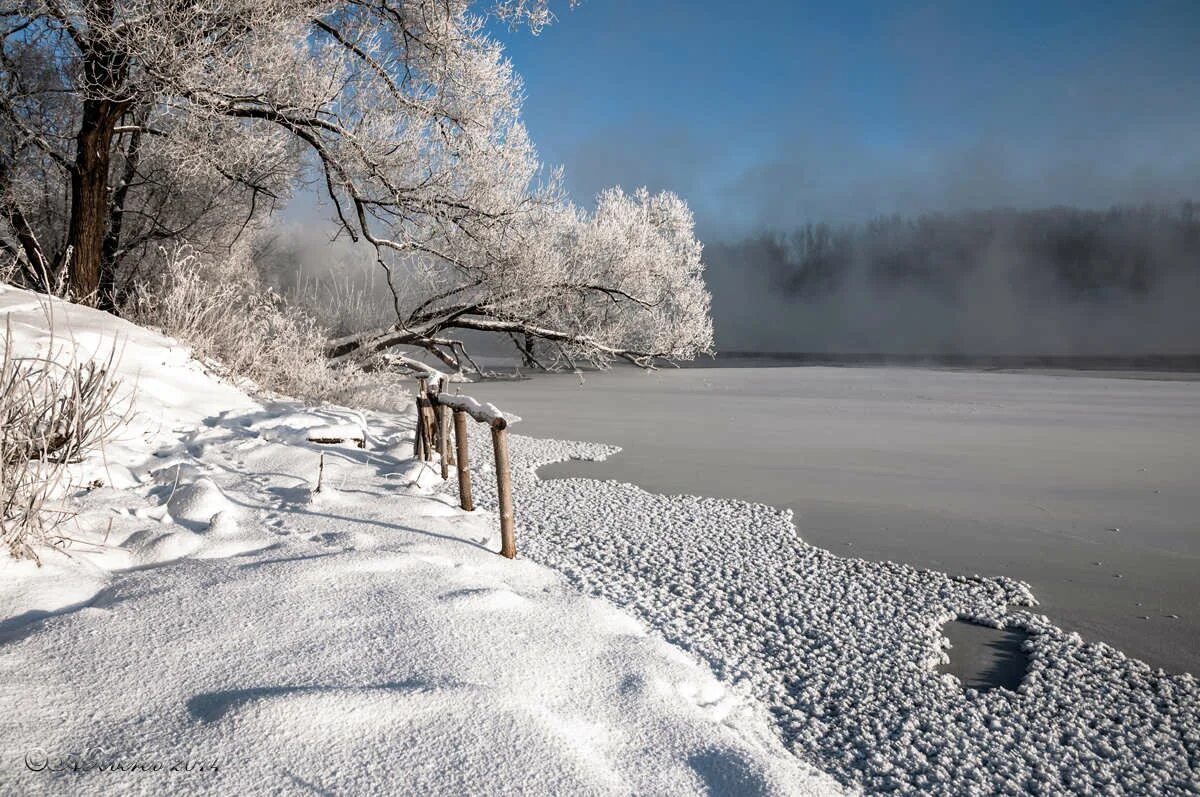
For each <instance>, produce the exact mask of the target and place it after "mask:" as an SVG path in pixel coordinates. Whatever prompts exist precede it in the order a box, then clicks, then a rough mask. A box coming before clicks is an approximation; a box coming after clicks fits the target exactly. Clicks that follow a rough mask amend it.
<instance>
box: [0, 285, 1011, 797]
mask: <svg viewBox="0 0 1200 797" xmlns="http://www.w3.org/2000/svg"><path fill="white" fill-rule="evenodd" d="M0 313H2V314H3V315H4V316H5V317H7V318H8V319H10V320H11V321H12V330H13V336H14V340H15V341H16V345H17V347H18V350H19V351H21V352H32V351H34V350H35V349H37V348H38V347H39V346H40V347H42V348H45V347H46V346H47V344H48V340H47V332H46V330H47V321H46V316H45V313H44V311H43V307H42V305H41V302H40V301H39V300H38V299H37V298H35V297H33V296H32V295H30V294H28V293H24V292H21V291H16V290H12V289H8V288H4V287H0ZM54 315H55V321H56V324H55V326H56V328H57V330H58V333H57V334H58V344H57V348H59V349H60V350H69V349H73V348H77V349H78V350H80V351H82V352H85V353H86V352H90V351H101V352H103V351H105V350H106V349H107V347H108V346H109V345H110V342H111V341H113V340H117V341H119V345H120V347H121V349H122V355H121V360H120V371H121V375H122V377H123V378H124V379H125V386H126V388H127V389H129V390H130V392H129V393H128V396H129V397H130V400H131V401H132V402H133V404H134V409H135V410H136V416H135V418H134V421H133V423H132V424H131V425H130V426H129V427H128V428H127V429H126V430H125V431H124V432H123V433H122V435H121V438H120V439H119V440H116V441H114V442H112V443H111V444H109V445H108V446H107V447H106V448H105V450H104V452H103V453H102V455H98V456H96V457H93V458H92V459H91V460H89V461H88V462H87V463H85V464H84V465H82V466H80V468H79V471H80V472H79V483H81V484H83V483H88V482H91V481H93V480H94V479H99V480H101V481H102V482H103V485H102V486H97V487H93V488H91V489H89V490H86V491H85V492H83V493H81V494H80V495H79V496H77V497H76V498H75V499H74V506H75V508H76V509H77V510H78V512H79V515H78V518H77V520H76V521H75V522H74V524H73V525H70V526H68V527H66V528H67V533H69V534H70V535H71V537H73V538H74V540H73V541H72V543H71V544H70V546H69V548H68V549H67V554H69V556H68V555H64V554H59V553H55V552H52V551H45V552H43V559H44V562H45V565H44V566H43V567H42V568H40V569H39V568H37V567H35V566H34V565H33V564H32V563H30V562H16V561H11V560H3V561H0V750H2V757H0V793H3V794H22V795H24V794H40V793H56V794H80V793H112V794H117V793H120V794H129V793H146V794H162V793H211V794H233V793H244V794H259V793H279V794H289V793H322V794H325V793H330V794H332V793H336V794H364V793H365V794H369V793H377V794H401V793H411V794H439V793H442V794H456V795H457V794H481V793H525V794H631V793H637V794H656V793H657V794H664V793H671V794H674V793H713V794H817V793H834V792H837V791H839V790H840V789H839V787H838V786H837V785H836V784H835V783H834V782H833V781H832V780H831V779H830V778H829V777H827V776H825V775H823V774H821V773H820V772H818V771H816V770H815V769H813V768H812V767H811V766H809V765H807V764H805V763H803V762H802V761H801V759H800V758H797V757H794V756H792V755H791V754H789V753H788V752H787V750H785V748H784V746H783V745H782V744H781V743H780V741H779V738H778V736H777V735H776V734H775V733H774V732H773V726H772V723H771V720H770V716H769V713H768V711H767V708H766V707H765V706H764V705H763V704H762V703H761V702H759V701H757V700H753V699H750V698H748V697H747V693H746V692H743V691H741V690H740V689H738V688H731V687H730V686H729V685H728V683H727V682H722V681H721V680H719V679H717V678H715V677H714V675H713V673H712V671H711V670H709V669H708V668H707V667H706V666H704V665H702V664H700V663H698V661H697V659H696V658H695V657H694V654H692V655H689V654H687V653H684V652H683V651H681V649H680V648H679V647H675V646H673V645H671V644H669V643H668V642H666V641H664V640H663V639H662V636H661V635H659V634H655V633H651V632H650V627H651V626H653V625H655V622H654V619H653V618H654V615H653V614H650V615H647V613H646V612H643V611H640V610H638V609H637V608H636V607H635V608H634V611H628V610H622V609H618V608H616V607H614V606H613V605H612V604H611V603H609V602H607V601H603V600H599V599H597V598H595V597H590V596H586V595H584V594H582V593H581V592H580V591H578V590H577V589H575V587H574V586H573V584H572V582H579V581H580V578H579V576H578V574H577V573H575V572H574V570H573V569H572V568H573V567H575V566H574V565H571V564H570V563H569V562H565V561H564V562H563V564H564V565H565V566H566V568H567V569H566V575H565V576H564V575H561V574H559V573H556V572H555V571H553V570H552V569H549V568H547V567H545V566H543V565H540V564H537V563H536V562H535V561H533V560H532V558H529V559H524V558H523V559H518V560H516V561H508V560H504V559H502V558H500V557H499V556H497V555H496V554H495V553H493V551H495V550H496V549H497V548H498V539H497V533H496V522H495V517H494V516H493V515H491V514H490V513H488V512H486V511H477V512H476V513H474V514H472V515H468V514H466V513H463V512H461V511H460V510H458V509H457V507H456V506H455V503H454V500H453V497H452V495H451V491H452V490H453V481H451V483H450V484H449V485H443V484H441V482H440V479H438V478H436V477H435V476H434V474H433V472H432V470H431V469H429V468H427V467H422V466H420V465H418V464H417V463H414V462H413V461H411V460H410V459H409V455H410V453H411V439H412V438H411V422H410V420H409V418H408V416H407V415H400V416H387V415H373V416H369V417H363V416H361V415H358V414H356V413H352V412H349V411H346V410H340V409H337V408H328V407H325V408H312V407H304V406H300V405H298V404H295V403H292V402H287V401H274V402H267V403H262V402H259V401H255V400H253V399H251V398H249V397H248V396H247V395H245V394H244V393H242V392H241V391H239V390H237V389H235V388H234V387H232V386H230V385H227V384H223V383H221V382H220V381H219V380H217V379H215V378H213V377H212V376H210V375H209V374H207V373H206V372H205V371H204V370H203V369H202V368H201V367H200V366H199V365H197V364H196V363H194V362H191V361H189V359H188V357H187V351H186V349H184V348H183V347H181V346H179V345H177V344H173V343H172V342H171V341H168V340H166V339H164V338H161V337H160V336H157V335H155V334H152V333H150V332H147V331H145V330H141V329H138V328H136V327H132V326H130V325H128V324H125V323H123V322H119V321H116V320H114V319H111V318H110V317H107V316H104V315H101V314H99V313H96V312H93V311H88V310H84V309H81V308H67V307H65V306H63V305H56V307H55V310H54ZM318 427H336V428H338V429H341V430H345V429H346V428H347V427H349V428H352V429H359V428H362V429H365V431H366V436H367V446H366V448H365V449H363V450H360V449H358V448H357V447H355V446H354V444H352V443H348V444H346V445H344V446H321V445H318V444H315V443H311V442H309V441H308V439H307V438H308V437H309V436H310V433H311V432H312V430H313V429H315V428H318ZM326 431H327V430H326ZM478 437H479V438H480V439H482V438H484V435H478ZM514 444H515V447H516V448H518V449H519V450H520V451H521V452H522V453H521V457H522V460H521V461H522V462H523V463H526V464H527V465H528V464H529V463H532V462H533V461H535V460H537V461H541V460H543V459H546V458H552V457H554V456H559V455H561V454H562V453H565V451H566V449H564V448H562V447H561V446H556V445H549V444H547V445H543V444H538V443H534V442H532V441H528V440H524V439H521V438H517V439H516V440H514ZM535 451H536V452H538V453H532V452H535ZM320 452H325V471H324V488H323V489H322V491H321V492H320V493H319V494H316V495H314V494H313V487H314V484H315V481H316V478H317V470H318V460H319V458H320ZM477 462H480V463H486V460H485V459H483V458H479V459H477ZM485 470H486V464H485V465H484V467H483V468H482V469H481V472H480V473H479V474H478V477H477V480H476V483H477V485H478V486H479V487H480V488H481V489H482V493H483V498H484V500H486V499H487V496H488V490H487V485H488V484H489V479H488V477H487V474H486V472H484V471H485ZM518 479H519V481H520V487H519V488H518V500H519V501H521V502H522V509H523V512H524V513H525V516H526V517H528V516H529V513H530V512H534V507H535V506H536V505H537V504H536V501H537V500H540V499H537V498H535V496H536V495H537V494H536V493H535V491H534V490H535V488H533V487H532V485H533V474H532V471H529V470H528V469H525V470H522V471H521V472H520V473H519V474H518ZM636 505H637V497H636V496H635V501H634V503H633V504H631V507H632V506H636ZM558 508H559V507H558V506H557V504H556V503H555V502H554V500H553V499H551V500H550V501H549V502H548V503H546V505H545V511H557V509H558ZM597 508H598V507H597ZM576 509H581V508H580V507H574V508H571V512H572V513H573V516H574V517H575V518H576V523H578V522H585V521H586V520H587V519H588V518H589V517H591V516H592V515H594V511H595V508H593V510H592V512H591V513H588V512H583V513H575V510H576ZM762 511H763V512H764V514H763V517H764V519H765V520H768V521H770V519H771V517H772V516H771V513H770V512H767V511H766V510H762ZM648 520H651V518H646V517H642V518H639V519H638V523H637V524H636V525H635V526H634V527H633V528H632V529H630V530H631V531H638V532H639V533H640V532H642V531H644V530H645V529H647V528H649V526H648V524H647V521H648ZM563 522H568V521H567V519H566V518H564V519H563ZM587 533H588V534H591V531H590V530H588V532H587ZM584 538H585V537H583V536H581V537H580V539H584ZM552 539H553V535H552V534H549V533H546V532H543V531H541V530H538V529H535V528H533V527H532V526H529V525H526V527H524V528H522V529H521V538H520V542H521V544H522V545H525V546H528V548H529V550H530V552H531V553H532V552H534V551H545V549H546V547H547V545H548V543H549V542H550V541H551V540H552ZM636 539H637V537H630V538H629V539H628V540H625V541H624V542H620V543H619V546H620V547H621V548H625V549H629V546H631V545H633V541H634V540H636ZM618 549H619V548H618ZM614 550H617V549H614ZM645 553H646V556H654V555H656V554H654V549H653V548H647V549H646V552H645ZM641 556H642V554H640V553H638V552H637V551H636V548H634V549H633V555H632V558H631V559H628V560H626V561H625V567H624V569H623V571H622V572H623V573H624V575H622V577H621V579H619V583H620V584H627V583H628V582H629V580H630V579H635V578H637V577H639V574H641V573H643V572H645V561H642V559H641ZM539 558H546V557H545V556H544V554H542V555H540V556H539ZM605 560H606V561H610V560H609V559H608V558H607V557H606V558H605ZM722 561H725V560H722ZM730 561H732V560H730ZM602 572H603V571H601V570H597V572H596V573H595V575H596V576H600V575H601V574H602ZM731 583H733V582H731ZM616 585H617V584H616V583H614V586H616ZM646 587H647V589H651V588H654V587H653V584H647V585H646ZM983 592H985V593H987V594H988V595H994V594H996V593H997V590H996V589H995V588H990V587H989V588H985V589H983ZM618 599H619V600H620V599H621V598H620V596H618ZM623 602H626V603H628V601H623ZM985 603H986V601H985ZM639 615H641V616H642V617H647V616H648V617H650V620H651V622H650V623H649V624H648V623H647V622H646V621H645V620H643V619H638V616H639ZM696 619H697V621H701V620H703V615H702V614H697V615H696ZM659 630H661V631H663V632H664V633H666V634H667V635H668V636H670V635H672V634H670V632H669V631H668V630H667V629H665V628H660V629H659ZM698 630H699V629H698ZM724 636H725V632H723V631H718V630H716V629H714V633H713V638H714V639H717V640H719V639H723V638H724ZM693 647H694V646H693ZM696 652H698V653H701V654H702V655H703V654H704V653H705V651H703V650H697V651H696ZM710 661H712V662H713V663H715V664H717V665H718V666H720V667H721V668H722V674H723V675H726V676H729V675H734V674H735V673H736V672H737V671H736V670H732V669H728V668H726V667H725V665H724V662H723V661H720V660H717V659H712V658H711V657H710ZM780 664H781V665H782V666H786V664H785V660H783V659H781V660H780ZM748 685H749V686H753V684H748ZM806 757H807V758H812V756H806ZM172 767H178V768H179V771H171V769H172ZM114 768H115V769H116V771H113V770H114ZM155 768H161V769H159V770H158V771H153V770H155ZM147 770H151V771H147Z"/></svg>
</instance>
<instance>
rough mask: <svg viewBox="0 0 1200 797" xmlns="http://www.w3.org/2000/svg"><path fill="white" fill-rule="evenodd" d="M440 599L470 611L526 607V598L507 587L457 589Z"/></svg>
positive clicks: (509, 609) (508, 609)
mask: <svg viewBox="0 0 1200 797" xmlns="http://www.w3.org/2000/svg"><path fill="white" fill-rule="evenodd" d="M441 600H442V601H443V602H445V603H447V604H449V605H450V606H451V607H453V608H455V609H460V610H463V611H470V612H503V611H513V610H519V609H524V608H526V605H527V604H528V603H529V600H528V599H527V598H524V597H522V596H521V595H518V594H517V593H515V592H513V591H512V590H507V589H459V590H454V591H453V592H447V593H445V594H443V595H442V596H441Z"/></svg>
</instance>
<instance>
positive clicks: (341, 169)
mask: <svg viewBox="0 0 1200 797" xmlns="http://www.w3.org/2000/svg"><path fill="white" fill-rule="evenodd" d="M487 14H496V15H498V16H499V17H501V18H503V19H506V20H508V21H510V22H513V23H525V24H528V25H530V26H531V27H533V28H535V29H536V28H538V27H540V26H541V25H542V24H545V23H546V22H547V21H548V20H549V18H550V17H549V10H548V8H547V5H546V0H499V2H493V3H491V4H489V5H487V6H485V7H479V8H476V7H473V5H472V3H471V2H469V0H325V1H324V2H316V1H315V0H176V1H173V0H9V3H8V4H5V5H0V37H2V38H0V67H2V70H3V71H2V72H0V135H2V139H0V249H2V250H3V252H4V253H5V254H6V255H7V256H8V258H9V260H10V261H11V262H12V263H13V264H15V267H16V273H17V275H18V278H19V279H21V280H22V281H24V282H25V283H26V284H28V285H31V286H35V287H39V288H41V289H43V290H56V289H57V290H61V291H63V292H65V293H67V294H68V295H70V296H71V298H73V299H74V300H75V301H81V302H87V303H91V304H96V305H99V306H101V307H106V308H112V307H114V306H115V304H116V302H117V298H118V296H119V294H120V292H121V290H122V286H123V285H126V284H128V283H129V282H131V281H132V280H135V279H137V278H138V277H139V276H140V271H139V269H140V268H141V267H142V266H143V264H144V263H146V262H147V261H148V260H149V259H150V258H148V256H147V255H148V254H149V253H151V252H152V251H153V250H154V249H155V248H156V246H158V245H159V244H160V243H161V242H163V241H172V242H178V241H186V242H188V243H189V244H192V245H199V246H200V247H205V246H207V247H209V248H210V249H212V250H214V251H216V250H219V248H220V247H221V246H228V245H229V243H230V242H231V241H232V240H234V239H236V237H237V236H239V235H240V234H241V233H242V231H243V230H245V229H247V228H253V227H255V226H257V225H258V224H260V223H261V220H262V217H263V215H264V214H265V213H266V212H268V211H269V209H270V208H271V207H272V206H273V204H274V203H275V202H276V201H277V200H280V199H282V198H285V197H286V196H287V195H288V194H289V192H291V191H292V190H293V189H294V188H295V187H296V186H297V185H298V184H299V183H301V182H303V181H304V180H305V179H306V177H308V176H310V175H312V176H314V177H315V178H316V180H317V181H318V182H319V184H320V185H321V187H322V190H323V192H324V193H325V195H326V196H327V197H328V199H329V201H330V203H331V205H332V208H333V214H334V216H335V217H336V219H335V221H336V224H337V226H338V228H339V229H340V230H341V231H342V232H344V233H345V234H346V235H348V236H349V237H350V238H351V239H353V240H356V241H363V242H365V243H366V244H368V245H370V246H371V247H373V250H374V251H375V252H376V255H377V259H378V262H379V264H380V266H381V267H382V268H384V269H385V270H386V271H387V274H388V284H389V285H390V286H391V289H392V296H393V298H394V306H395V311H396V323H395V324H394V325H392V326H391V327H389V328H388V329H384V330H375V331H373V332H368V333H364V334H362V335H359V336H356V337H355V338H353V339H348V340H342V341H338V342H336V345H335V347H334V350H333V352H331V353H332V354H334V355H335V356H339V357H347V356H353V355H355V354H358V353H364V352H373V351H378V350H379V349H381V348H384V347H387V346H390V345H396V344H410V345H416V346H421V347H424V348H426V349H428V350H429V351H431V352H433V353H435V354H436V355H437V356H439V357H441V358H442V359H443V360H445V361H446V362H448V363H450V364H452V365H457V366H460V367H461V366H463V365H464V364H466V362H467V359H466V357H465V352H464V351H463V349H462V346H461V344H460V343H459V342H458V341H457V340H455V339H452V338H451V337H448V334H449V333H452V332H453V331H454V330H463V329H470V330H483V331H489V332H497V333H504V334H511V335H513V336H514V340H516V341H517V342H518V345H519V346H520V347H522V348H523V350H524V351H525V352H526V354H527V356H529V357H531V358H536V355H535V354H534V353H533V349H532V347H531V346H530V341H532V340H535V339H536V340H543V341H546V342H547V344H548V346H549V348H548V351H550V352H552V353H553V359H552V362H554V363H560V362H571V361H572V360H574V359H575V358H579V357H583V358H586V359H589V360H592V361H597V362H607V361H608V360H610V359H613V358H617V357H621V358H625V359H629V360H632V361H635V362H638V363H639V364H649V363H650V362H652V361H653V360H654V359H655V358H659V357H668V358H679V357H690V356H694V354H695V353H696V352H698V351H706V350H708V349H709V348H710V347H711V325H710V324H709V322H708V295H707V293H706V292H705V290H704V287H703V280H702V275H701V266H700V258H699V254H700V252H699V244H698V243H697V242H696V241H695V239H694V235H693V231H692V226H691V217H690V214H689V213H688V212H687V208H686V206H685V205H684V204H683V203H682V202H681V201H680V200H678V199H677V198H675V197H673V196H671V195H661V196H656V197H651V196H649V195H648V194H646V193H644V192H641V193H638V194H636V195H634V196H633V197H628V196H625V195H624V194H621V193H620V192H611V193H606V194H604V195H602V196H601V197H600V199H599V205H598V207H597V209H596V212H595V213H594V214H588V213H584V212H582V211H580V210H578V209H576V208H574V207H572V206H571V205H570V204H569V203H567V202H566V201H565V200H564V199H563V196H562V191H561V188H560V184H559V179H558V176H557V175H556V174H553V173H551V174H547V173H545V172H544V171H543V169H542V167H541V164H540V162H539V160H538V158H537V154H536V152H535V150H534V148H533V146H532V144H531V142H530V141H529V138H528V136H527V135H526V132H525V130H524V128H523V127H522V125H521V123H520V117H519V113H520V96H521V87H520V83H519V80H518V79H517V77H516V76H515V75H514V74H513V71H512V68H511V65H510V64H509V63H508V61H507V60H506V59H505V58H504V56H503V53H502V50H501V47H500V45H499V44H498V43H497V42H496V41H495V40H494V39H493V38H491V37H489V36H488V35H487V34H486V32H485V23H486V21H487Z"/></svg>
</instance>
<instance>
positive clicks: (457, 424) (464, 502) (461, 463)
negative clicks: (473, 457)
mask: <svg viewBox="0 0 1200 797" xmlns="http://www.w3.org/2000/svg"><path fill="white" fill-rule="evenodd" d="M454 444H455V446H456V447H457V448H458V456H457V457H456V458H455V459H456V462H455V467H456V468H458V503H459V505H460V506H461V507H462V508H463V509H465V510H466V511H468V512H474V511H475V502H474V501H472V500H471V465H470V462H469V461H468V459H467V456H468V455H467V413H466V410H460V409H455V410H454Z"/></svg>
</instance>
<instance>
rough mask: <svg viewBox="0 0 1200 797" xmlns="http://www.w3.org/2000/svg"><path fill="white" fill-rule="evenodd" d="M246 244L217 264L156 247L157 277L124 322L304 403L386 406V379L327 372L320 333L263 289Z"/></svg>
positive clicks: (182, 249) (138, 292)
mask: <svg viewBox="0 0 1200 797" xmlns="http://www.w3.org/2000/svg"><path fill="white" fill-rule="evenodd" d="M248 253H249V247H248V246H247V247H242V248H239V249H237V250H235V251H234V252H233V253H232V254H231V256H230V257H229V258H227V259H224V260H213V259H209V258H204V257H201V256H200V255H198V254H197V253H196V252H194V251H193V250H192V249H191V248H190V247H188V246H186V245H180V246H176V247H175V248H173V249H172V250H170V251H167V250H163V251H162V257H163V265H162V268H161V271H160V273H159V275H158V276H157V277H156V278H154V279H152V280H150V281H147V282H143V283H142V284H140V285H138V286H137V288H136V289H135V290H134V291H133V293H132V295H131V297H130V299H129V300H128V301H127V303H126V305H125V307H124V308H123V313H124V315H125V316H126V317H128V318H130V319H131V320H134V321H136V322H137V323H140V324H144V325H147V326H153V327H156V328H158V329H160V330H162V331H163V333H165V334H167V335H170V336H171V337H174V338H178V339H179V340H181V341H183V342H184V343H187V344H188V345H189V346H191V347H192V350H193V353H194V355H195V356H196V357H197V358H198V359H201V360H205V361H208V362H210V363H211V364H213V365H215V366H216V367H217V369H218V370H220V371H222V372H224V373H225V374H226V375H228V376H230V377H231V378H234V379H245V380H249V381H251V382H253V383H254V385H256V386H257V387H259V388H262V389H264V390H268V391H273V392H277V393H282V394H284V395H288V396H294V397H297V398H303V399H310V400H330V401H336V402H339V403H348V404H358V405H362V406H367V407H372V408H380V409H386V408H388V407H387V400H388V396H389V393H390V391H388V390H387V389H386V388H387V386H388V379H387V377H385V376H383V375H375V374H369V373H367V372H365V371H364V370H362V369H361V368H360V367H358V366H357V365H355V364H353V363H349V364H346V365H343V366H338V367H333V366H331V365H330V364H329V362H328V360H327V359H326V357H325V349H326V347H327V346H328V337H327V334H326V332H325V330H324V329H323V328H322V327H321V326H320V325H319V324H317V322H316V321H315V320H314V319H313V318H312V317H311V316H310V315H308V314H307V313H305V312H304V311H303V310H302V309H300V308H298V307H296V306H294V305H291V304H289V303H288V302H286V301H285V300H284V299H283V297H282V296H280V295H279V294H278V293H277V292H275V291H274V290H272V289H271V288H269V287H267V286H265V285H264V284H263V283H262V281H261V280H260V279H259V277H258V275H257V272H256V271H255V270H254V268H253V266H252V265H251V264H250V261H249V255H248Z"/></svg>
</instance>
